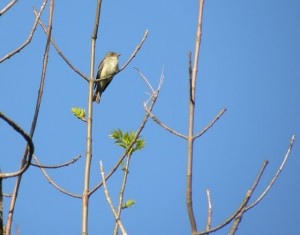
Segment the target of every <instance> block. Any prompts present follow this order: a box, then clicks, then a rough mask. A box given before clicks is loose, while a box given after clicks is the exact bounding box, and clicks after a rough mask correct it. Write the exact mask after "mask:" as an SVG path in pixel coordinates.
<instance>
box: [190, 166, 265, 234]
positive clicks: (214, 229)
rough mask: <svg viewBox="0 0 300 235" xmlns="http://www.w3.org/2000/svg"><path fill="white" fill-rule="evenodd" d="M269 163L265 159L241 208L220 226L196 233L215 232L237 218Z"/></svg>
mask: <svg viewBox="0 0 300 235" xmlns="http://www.w3.org/2000/svg"><path fill="white" fill-rule="evenodd" d="M267 164H268V161H264V163H263V165H262V167H261V169H260V171H259V173H258V176H257V177H256V179H255V181H254V183H253V185H252V187H251V188H250V189H249V190H248V192H247V193H246V195H245V197H244V199H243V201H242V203H241V205H240V207H239V208H238V209H237V210H236V211H235V212H234V213H233V214H232V215H231V216H229V217H228V218H227V219H226V220H225V221H224V222H223V223H222V224H220V225H218V226H216V227H214V228H212V229H210V230H207V231H203V232H197V233H195V234H196V235H204V234H208V233H212V232H215V231H217V230H219V229H221V228H223V227H224V226H226V225H227V224H229V223H230V222H231V221H232V220H233V219H235V218H236V217H237V216H238V215H239V213H240V212H241V211H242V210H243V209H245V207H246V205H247V203H248V201H249V199H250V197H251V195H252V193H253V191H254V189H255V187H256V186H257V184H258V182H259V180H260V178H261V176H262V174H263V172H264V170H265V169H266V166H267Z"/></svg>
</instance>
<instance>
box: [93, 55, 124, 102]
mask: <svg viewBox="0 0 300 235" xmlns="http://www.w3.org/2000/svg"><path fill="white" fill-rule="evenodd" d="M120 55H121V54H118V53H116V52H112V51H111V52H108V53H106V55H105V57H104V59H103V60H102V61H101V62H100V64H99V66H98V72H97V76H96V79H100V81H98V82H96V83H95V93H94V95H93V101H95V102H96V103H98V104H99V103H100V98H101V95H102V93H103V92H104V91H105V89H106V88H107V87H108V85H109V83H110V82H111V81H112V79H113V77H114V76H115V75H116V73H118V71H119V61H118V57H119V56H120Z"/></svg>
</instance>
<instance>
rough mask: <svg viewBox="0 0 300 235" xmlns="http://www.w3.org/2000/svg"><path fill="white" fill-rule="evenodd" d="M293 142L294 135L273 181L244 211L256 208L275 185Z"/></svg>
mask: <svg viewBox="0 0 300 235" xmlns="http://www.w3.org/2000/svg"><path fill="white" fill-rule="evenodd" d="M294 141H295V135H293V136H292V138H291V140H290V144H289V148H288V150H287V152H286V154H285V157H284V159H283V161H282V163H281V165H280V167H279V169H278V171H277V172H276V174H275V176H274V177H273V179H272V180H271V182H270V183H269V185H268V187H267V188H266V189H265V191H264V192H263V193H262V194H261V195H260V196H259V197H258V199H257V200H256V201H255V202H253V203H252V204H251V205H249V206H247V207H246V209H245V210H246V211H247V210H249V209H251V208H252V207H254V206H256V204H257V203H259V202H260V201H261V200H262V199H263V198H264V197H265V196H266V195H267V193H268V192H269V190H270V189H271V187H272V186H273V184H274V183H275V181H276V180H277V179H278V176H279V175H280V173H281V171H282V169H283V167H284V165H285V163H286V161H287V160H288V157H289V156H290V153H291V150H292V148H293V145H294Z"/></svg>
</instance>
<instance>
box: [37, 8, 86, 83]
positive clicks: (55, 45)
mask: <svg viewBox="0 0 300 235" xmlns="http://www.w3.org/2000/svg"><path fill="white" fill-rule="evenodd" d="M33 11H34V14H35V15H37V12H36V10H35V9H33ZM39 24H40V25H41V27H42V28H43V30H44V32H45V33H47V29H46V27H45V25H44V24H43V22H42V20H39ZM50 40H51V43H52V45H53V46H54V48H55V50H56V51H57V53H58V54H59V55H60V56H61V58H62V59H63V60H64V61H65V62H66V63H67V65H69V66H70V67H71V69H73V70H74V72H75V73H77V74H79V76H81V77H82V78H84V79H85V80H86V81H89V78H88V77H87V76H86V75H85V74H83V73H82V72H80V71H79V70H78V69H77V68H76V67H75V66H74V65H73V64H72V63H71V62H70V61H69V60H68V58H67V57H66V56H65V55H64V54H63V52H62V51H61V50H60V49H59V47H58V46H57V44H56V42H55V41H54V39H53V37H51V38H50Z"/></svg>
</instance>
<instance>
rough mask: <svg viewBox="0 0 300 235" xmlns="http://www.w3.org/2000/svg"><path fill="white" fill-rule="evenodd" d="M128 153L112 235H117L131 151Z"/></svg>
mask: <svg viewBox="0 0 300 235" xmlns="http://www.w3.org/2000/svg"><path fill="white" fill-rule="evenodd" d="M129 151H130V152H129V153H128V156H127V159H126V166H125V168H124V177H123V183H122V187H121V190H120V197H119V205H118V211H117V216H118V217H117V218H116V224H115V228H114V235H117V234H118V228H119V224H118V220H120V217H121V211H122V204H123V198H124V192H125V186H126V182H127V176H128V169H129V163H130V158H131V150H129Z"/></svg>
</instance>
